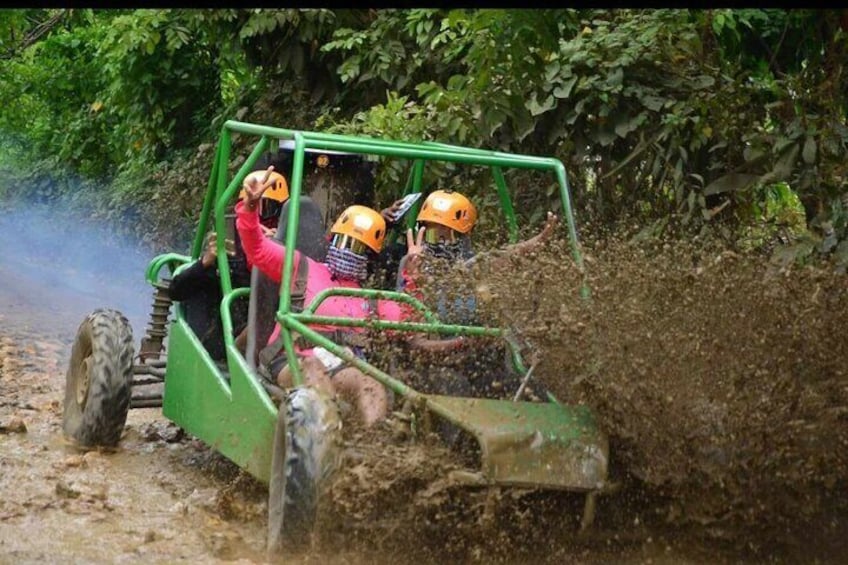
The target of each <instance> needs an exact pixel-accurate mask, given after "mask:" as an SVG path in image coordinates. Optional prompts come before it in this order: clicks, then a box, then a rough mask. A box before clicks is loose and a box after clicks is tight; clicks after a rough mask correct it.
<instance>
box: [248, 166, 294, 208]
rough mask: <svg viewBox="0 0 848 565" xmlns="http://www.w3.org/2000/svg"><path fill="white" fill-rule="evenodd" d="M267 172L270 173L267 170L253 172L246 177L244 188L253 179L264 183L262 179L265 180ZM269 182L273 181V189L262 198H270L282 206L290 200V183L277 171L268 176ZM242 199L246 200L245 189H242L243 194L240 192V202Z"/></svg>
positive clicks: (263, 194)
mask: <svg viewBox="0 0 848 565" xmlns="http://www.w3.org/2000/svg"><path fill="white" fill-rule="evenodd" d="M267 172H268V171H265V170H260V171H253V172H252V173H250V174H249V175H247V176H246V177H244V181H243V182H242V187H245V186H247V185H248V184H249V183H250V181H251V179H253V178H255V179H256V180H257V181H259V182H262V179H263V178H265V173H267ZM268 180H269V181H272V183H273V184H271V188H269V189H268V190H266V191H265V192H264V193H262V198H270V199H271V200H274V201H276V202H279V203H280V204H282V203H283V202H285V201H286V200H288V199H289V183H287V182H286V177H284V176H283V175H281V174H280V173H278V172H276V171H271V173H270V174H269V175H268ZM242 198H244V188H242V189H241V192H239V200H241V199H242Z"/></svg>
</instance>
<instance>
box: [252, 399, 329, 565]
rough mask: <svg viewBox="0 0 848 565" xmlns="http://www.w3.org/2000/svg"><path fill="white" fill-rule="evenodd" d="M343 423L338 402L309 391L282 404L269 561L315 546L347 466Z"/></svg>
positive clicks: (276, 438)
mask: <svg viewBox="0 0 848 565" xmlns="http://www.w3.org/2000/svg"><path fill="white" fill-rule="evenodd" d="M341 453H342V449H341V418H340V417H339V412H338V408H337V407H336V404H335V402H334V401H333V400H331V399H330V398H328V397H326V396H325V395H324V394H322V393H320V392H318V391H317V390H315V389H313V388H309V387H298V388H296V389H294V390H293V391H292V392H291V393H290V394H289V395H288V396H287V397H286V399H285V401H284V403H282V404H281V406H280V410H279V415H278V417H277V426H276V429H275V433H274V453H273V455H272V460H271V480H270V485H269V489H268V546H267V551H268V554H269V556H274V555H279V554H280V553H281V552H282V551H283V550H284V549H285V550H289V551H291V550H295V551H296V550H301V549H304V548H306V547H308V546H309V544H310V542H311V538H312V531H313V528H314V526H315V521H316V518H317V515H318V507H319V502H320V499H321V495H322V493H323V491H324V490H325V489H326V487H327V486H328V485H329V482H330V479H331V478H332V476H333V475H334V474H335V471H336V470H337V469H338V467H339V466H340V463H341Z"/></svg>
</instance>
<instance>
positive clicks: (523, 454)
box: [426, 395, 609, 491]
mask: <svg viewBox="0 0 848 565" xmlns="http://www.w3.org/2000/svg"><path fill="white" fill-rule="evenodd" d="M426 406H427V408H428V409H429V410H430V411H432V412H434V413H435V414H437V415H439V416H441V417H443V418H446V419H447V420H449V421H451V422H453V423H455V424H456V425H458V426H459V427H461V428H463V429H464V430H466V431H468V432H469V433H471V434H472V435H474V437H475V438H476V439H477V442H478V443H479V444H480V455H481V469H480V472H481V473H482V475H483V478H484V479H486V481H488V482H491V483H494V484H504V485H515V486H526V487H544V488H556V489H566V490H574V491H594V490H599V489H601V488H603V486H604V483H605V481H606V478H607V461H608V456H609V445H608V441H607V437H606V436H605V435H604V434H603V433H601V431H600V430H599V429H598V428H597V426H596V425H595V421H594V418H593V416H592V413H591V411H590V410H589V408H588V407H586V406H570V405H563V404H559V403H556V402H544V403H537V402H510V401H507V400H489V399H482V398H458V397H451V396H438V395H427V396H426Z"/></svg>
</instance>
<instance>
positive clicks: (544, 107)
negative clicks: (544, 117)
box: [524, 92, 556, 116]
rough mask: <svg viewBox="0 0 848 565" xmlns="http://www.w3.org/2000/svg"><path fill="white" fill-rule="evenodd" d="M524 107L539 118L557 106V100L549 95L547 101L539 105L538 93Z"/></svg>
mask: <svg viewBox="0 0 848 565" xmlns="http://www.w3.org/2000/svg"><path fill="white" fill-rule="evenodd" d="M524 106H525V107H526V108H527V109H528V110H529V111H530V115H532V116H538V115H540V114H544V113H545V112H547V111H548V110H550V109H551V108H553V107H554V106H556V100H554V97H553V96H551V95H550V94H549V95H548V97H547V98H545V101H544V102H542V103H541V104H539V102H538V101H537V100H536V93H535V92H534V93H533V94H532V95H531V96H530V100H528V101H527V103H526V104H525V105H524Z"/></svg>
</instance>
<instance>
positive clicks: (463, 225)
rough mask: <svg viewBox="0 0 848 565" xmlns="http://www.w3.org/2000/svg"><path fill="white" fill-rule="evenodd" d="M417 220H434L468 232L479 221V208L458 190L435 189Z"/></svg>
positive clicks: (453, 228) (423, 205)
mask: <svg viewBox="0 0 848 565" xmlns="http://www.w3.org/2000/svg"><path fill="white" fill-rule="evenodd" d="M417 221H419V222H433V223H436V224H440V225H443V226H446V227H449V228H451V229H452V230H456V231H458V232H459V233H464V234H467V233H468V232H470V231H471V228H473V227H474V224H475V222H477V208H475V207H474V204H472V203H471V201H470V200H469V199H468V198H466V197H465V196H463V195H462V194H460V193H458V192H453V191H452V190H434V191H433V192H431V193H430V195H429V196H428V197H427V199H426V200H424V204H422V205H421V211H419V212H418V219H417Z"/></svg>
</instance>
